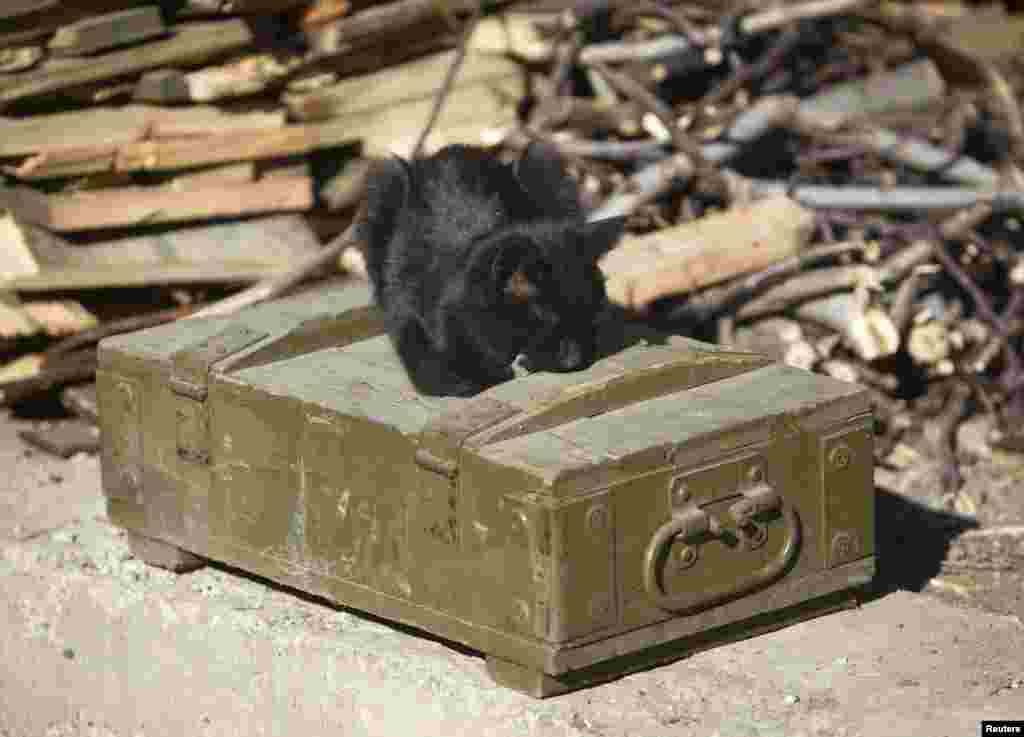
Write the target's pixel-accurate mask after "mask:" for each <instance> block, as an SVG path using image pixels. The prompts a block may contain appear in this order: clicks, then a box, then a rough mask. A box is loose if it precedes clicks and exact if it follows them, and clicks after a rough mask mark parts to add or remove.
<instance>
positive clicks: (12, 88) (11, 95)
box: [0, 19, 254, 106]
mask: <svg viewBox="0 0 1024 737" xmlns="http://www.w3.org/2000/svg"><path fill="white" fill-rule="evenodd" d="M171 34H172V35H171V36H170V37H169V38H167V39H166V40H159V41H153V42H152V43H148V44H146V45H145V46H142V47H140V48H137V49H126V50H124V51H115V52H111V53H109V54H102V55H100V56H97V57H95V58H91V59H53V60H51V61H49V62H47V63H46V64H44V65H43V66H42V67H41V68H40V69H37V70H33V71H29V72H23V73H21V74H12V75H9V76H6V77H2V78H0V106H6V105H9V104H10V103H13V102H17V101H19V100H24V99H28V98H31V97H39V96H42V95H46V94H50V93H53V92H60V91H63V90H68V89H71V88H74V87H80V86H82V85H87V84H92V83H96V82H104V81H107V80H114V79H118V78H121V77H127V76H129V75H132V74H139V73H141V72H144V71H146V70H147V69H156V68H157V67H162V66H175V65H191V66H198V65H200V64H203V63H205V62H207V61H210V60H212V59H215V58H217V57H219V56H223V55H225V54H227V53H230V52H232V51H237V50H238V49H241V48H244V47H246V46H249V45H250V44H252V43H253V41H254V39H253V35H252V32H251V31H250V30H249V26H248V25H246V24H245V22H244V21H242V20H238V19H233V20H224V21H216V22H209V23H190V24H187V25H186V24H182V25H178V26H174V27H173V28H172V29H171Z"/></svg>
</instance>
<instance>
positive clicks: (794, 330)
mask: <svg viewBox="0 0 1024 737" xmlns="http://www.w3.org/2000/svg"><path fill="white" fill-rule="evenodd" d="M751 7H753V6H751V5H749V4H741V3H738V2H735V3H734V2H728V1H727V2H725V3H721V2H715V3H711V2H707V1H705V0H691V1H689V2H620V1H617V0H598V1H597V2H594V1H590V0H588V1H587V2H582V1H581V2H569V3H566V2H561V3H544V4H542V7H540V8H538V7H533V8H531V9H530V11H529V12H526V11H525V10H524V9H513V11H511V12H509V13H508V14H507V16H506V23H505V27H504V29H503V30H500V31H499V30H498V29H493V32H492V33H491V34H490V35H489V36H486V37H485V36H483V35H480V36H479V37H478V38H477V39H476V40H477V42H478V43H477V45H476V46H472V45H471V49H476V50H483V49H486V50H488V51H491V52H497V53H505V54H510V55H513V56H515V57H517V58H521V59H527V60H529V62H530V64H531V66H532V68H533V69H535V70H536V74H535V76H534V79H533V80H532V83H531V91H532V92H531V95H530V96H528V98H526V99H525V100H524V104H523V109H524V111H525V112H524V116H523V119H522V121H521V125H520V126H518V127H517V128H516V129H515V130H514V131H510V132H509V133H508V134H507V135H506V136H505V138H504V139H503V140H502V145H503V147H504V148H505V149H506V150H509V151H515V150H519V149H521V148H522V147H523V146H525V145H526V144H528V143H529V142H530V141H536V140H540V141H544V142H546V143H547V144H549V145H551V146H554V147H556V148H557V149H559V150H560V151H561V152H562V153H563V154H564V156H566V157H567V158H568V159H569V160H570V161H571V162H572V166H573V169H574V171H575V173H576V175H577V176H578V178H579V180H580V181H581V183H582V189H583V192H584V193H585V196H586V198H587V206H588V207H589V208H590V211H591V217H592V218H594V219H600V218H603V217H610V216H615V215H627V216H628V217H629V218H630V221H629V222H630V233H631V234H630V236H629V237H627V239H626V240H625V242H624V243H623V244H622V245H621V246H620V247H619V248H618V249H616V250H615V251H613V252H612V253H611V254H609V256H608V257H607V258H606V259H605V261H604V262H603V268H604V270H605V272H606V276H607V279H608V282H607V284H608V292H609V296H610V297H611V298H612V300H613V301H615V302H618V303H619V304H621V305H623V306H625V307H627V308H629V309H632V310H634V311H636V312H637V313H640V314H642V315H645V316H646V317H647V318H648V319H650V320H654V321H656V322H659V323H660V324H663V325H665V326H667V327H669V328H671V329H675V330H678V331H680V332H684V333H687V334H691V335H698V336H702V337H709V338H711V339H715V340H718V341H720V342H722V343H731V344H738V345H741V346H744V347H748V348H753V349H757V350H762V351H766V352H768V353H771V354H773V355H775V356H776V357H778V358H779V359H781V360H784V361H787V362H789V363H791V364H793V365H797V366H801V367H804V368H808V369H813V370H817V371H821V372H824V373H828V374H831V375H832V376H835V377H839V378H841V379H846V380H849V381H855V382H860V383H862V384H864V385H866V386H867V387H869V388H870V390H871V391H872V392H873V393H874V395H875V397H876V402H875V407H876V410H877V416H878V418H879V420H880V422H879V438H878V441H879V442H878V444H877V449H878V457H879V460H880V461H882V462H883V463H884V462H886V461H887V459H889V458H890V456H891V452H892V451H893V449H894V448H897V447H899V448H900V449H901V450H902V449H905V448H906V447H908V446H912V447H916V448H921V449H923V452H925V453H927V454H929V455H931V457H933V458H935V459H936V460H938V461H939V462H940V464H942V467H943V468H944V473H943V478H944V481H945V490H946V492H947V499H951V498H953V497H955V495H956V490H957V488H958V486H959V483H960V479H961V470H960V469H961V463H962V461H963V457H962V455H961V454H959V453H958V449H957V445H956V433H957V428H958V427H959V426H960V424H961V423H962V422H963V421H964V420H965V419H966V418H968V417H970V416H971V415H974V414H977V413H979V412H980V413H986V414H988V415H990V416H991V417H992V418H993V421H994V425H995V428H996V429H995V431H994V432H993V434H992V437H991V438H990V441H991V442H992V443H994V444H996V445H999V446H1001V447H1003V448H1024V430H1022V428H1024V352H1022V349H1024V344H1022V339H1021V338H1022V335H1024V260H1022V251H1021V219H1020V218H1021V212H1022V211H1024V175H1022V173H1021V168H1020V167H1021V165H1022V162H1024V122H1022V115H1021V111H1020V105H1019V98H1020V93H1021V89H1022V87H1024V75H1022V71H1024V66H1022V64H1021V62H1020V59H1019V50H1020V48H1021V42H1022V40H1024V18H1022V17H1018V16H1014V15H1009V14H1007V12H1006V11H1005V10H1004V9H1003V8H1002V6H988V7H984V8H977V7H967V6H966V5H962V4H960V3H959V2H956V1H954V0H951V1H949V2H941V1H940V2H927V3H925V2H919V3H910V2H898V3H897V2H868V1H867V0H792V1H791V2H786V3H779V4H775V5H772V6H771V7H768V8H766V9H758V10H751V9H750V8H751ZM516 10H520V12H515V11H516Z"/></svg>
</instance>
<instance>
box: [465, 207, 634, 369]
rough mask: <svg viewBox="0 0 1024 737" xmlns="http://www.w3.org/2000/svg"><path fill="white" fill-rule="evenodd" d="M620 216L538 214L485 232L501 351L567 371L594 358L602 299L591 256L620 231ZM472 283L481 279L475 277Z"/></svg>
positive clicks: (494, 329)
mask: <svg viewBox="0 0 1024 737" xmlns="http://www.w3.org/2000/svg"><path fill="white" fill-rule="evenodd" d="M623 224H624V221H623V219H622V218H615V219H609V220H602V221H598V222H593V223H584V222H580V221H578V220H563V221H558V220H551V221H538V222H534V223H528V224H523V225H518V226H516V227H514V228H510V229H508V230H507V231H505V232H501V233H496V234H494V235H492V236H491V237H490V238H489V239H488V243H487V244H486V249H485V250H484V253H483V255H484V257H485V258H489V261H490V263H489V269H488V270H487V279H486V280H485V281H484V282H483V285H486V286H484V288H485V289H486V290H487V293H488V301H489V303H490V304H489V309H487V310H486V312H487V314H488V317H489V318H490V321H491V324H490V325H489V326H488V327H487V333H488V334H489V335H491V336H493V339H494V340H495V341H497V343H498V344H499V345H501V346H502V348H503V349H504V350H505V351H506V352H512V353H513V354H519V353H522V354H523V357H524V359H525V364H526V367H527V368H528V369H530V370H531V371H574V370H577V369H582V368H586V367H587V366H589V365H590V364H591V363H593V361H594V357H595V350H596V330H597V328H596V320H597V318H598V315H599V314H600V313H601V312H602V311H603V310H604V309H605V307H606V306H607V297H606V295H605V288H604V275H603V274H602V272H601V270H600V268H599V267H598V260H599V259H600V258H601V257H602V256H603V255H604V254H605V253H607V252H608V251H609V250H610V249H611V248H613V247H614V245H615V243H616V242H617V241H618V239H619V237H620V236H621V234H622V230H623ZM477 285H478V287H479V286H483V285H481V283H480V282H477Z"/></svg>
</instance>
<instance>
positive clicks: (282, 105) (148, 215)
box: [0, 0, 525, 404]
mask: <svg viewBox="0 0 1024 737" xmlns="http://www.w3.org/2000/svg"><path fill="white" fill-rule="evenodd" d="M476 5H477V3H475V2H468V0H467V1H456V2H443V3H438V2H436V0H390V1H389V2H381V1H380V0H377V1H376V2H374V1H371V0H184V1H182V0H178V1H177V2H174V3H170V2H161V1H160V0H88V1H87V0H13V1H12V0H8V1H7V2H5V3H3V6H2V7H0V168H2V176H3V183H2V184H0V349H2V353H3V360H4V363H5V364H6V366H5V367H3V368H0V387H3V389H4V394H2V395H0V396H2V398H3V401H4V403H6V404H10V403H12V402H14V401H17V400H18V399H19V398H22V397H24V396H30V395H32V393H33V392H32V390H33V388H34V387H35V388H37V387H44V386H49V385H50V384H52V383H53V382H52V381H51V379H52V377H54V376H57V375H61V376H63V375H65V374H66V372H65V374H61V370H62V368H66V366H69V365H72V364H73V365H75V366H77V367H79V369H80V367H81V366H83V365H84V366H87V368H86V369H85V370H78V371H77V373H75V375H78V374H83V373H84V374H88V363H89V362H88V361H87V360H86V361H85V363H84V364H83V363H82V361H81V360H80V358H81V356H79V355H78V354H79V353H81V354H82V355H86V353H87V352H90V351H93V350H94V343H95V338H96V337H97V336H100V335H103V334H108V333H110V332H116V331H118V330H120V329H122V328H123V327H124V326H126V325H127V326H129V327H131V326H135V325H136V322H137V318H138V313H139V311H140V310H142V311H144V312H153V311H157V312H156V314H157V317H154V318H153V320H160V319H172V318H174V317H177V316H180V315H181V314H182V312H183V311H184V312H188V311H189V310H195V309H197V308H199V307H201V306H202V304H201V303H202V302H203V301H204V300H208V299H210V298H211V297H213V296H218V295H220V294H222V293H223V291H224V290H225V289H229V288H237V287H238V286H239V285H243V284H245V283H247V282H252V281H256V280H260V279H263V278H265V277H268V276H270V275H274V274H279V273H280V272H281V271H282V270H283V269H286V268H288V267H290V266H292V265H294V264H295V263H296V262H297V261H301V260H302V259H304V258H307V257H315V254H316V253H317V252H319V251H320V249H321V246H322V244H323V243H324V242H325V241H327V240H328V239H329V238H331V237H332V236H334V235H336V234H338V233H340V232H341V231H342V230H343V229H344V228H345V227H346V226H347V224H348V222H349V221H350V219H351V217H352V215H353V212H354V208H355V206H356V205H357V204H358V202H359V200H360V198H361V192H362V182H363V179H364V178H365V174H366V171H367V169H368V165H369V163H370V162H371V161H372V160H373V159H374V158H375V157H379V156H382V155H386V154H388V153H398V154H403V155H408V154H409V153H410V151H411V150H412V148H413V146H414V145H415V142H416V141H417V139H418V138H419V136H420V134H421V132H422V131H423V130H424V126H425V124H426V122H427V120H428V118H430V116H431V111H432V107H433V105H434V101H435V99H436V97H437V91H438V89H439V88H440V87H441V86H442V83H443V80H444V78H445V76H446V74H447V73H448V71H449V68H450V67H451V65H452V62H453V59H454V57H455V55H456V53H457V51H456V47H457V45H458V42H459V39H460V38H461V37H462V34H463V32H464V29H466V28H468V27H469V25H468V21H469V19H470V18H471V16H472V14H473V13H474V12H475V10H476ZM499 5H500V3H499ZM482 32H483V31H482ZM488 32H491V33H493V28H491V29H490V31H488ZM470 56H471V58H470V59H469V60H467V63H464V64H463V65H462V67H461V71H460V73H459V75H458V78H457V80H456V82H455V84H454V86H453V87H452V88H451V91H450V94H448V95H447V96H446V100H445V104H444V106H443V108H442V110H441V113H440V117H439V118H438V119H437V121H436V123H435V125H433V126H432V128H431V135H430V136H429V137H428V139H427V141H426V146H425V149H426V150H429V149H433V148H437V147H439V146H441V145H443V144H446V143H453V142H476V143H479V142H481V141H482V140H483V139H485V138H487V137H488V136H489V135H491V136H492V137H493V135H494V133H493V132H494V131H500V130H503V129H507V128H508V126H510V125H512V124H513V123H514V121H515V114H516V105H517V104H518V103H519V102H520V100H521V99H522V97H523V95H524V94H525V84H524V75H523V72H522V70H521V68H520V66H519V65H518V64H516V63H514V62H513V61H511V60H509V59H507V58H504V57H502V56H501V55H496V54H490V53H477V52H471V54H470ZM140 288H141V289H142V291H141V292H140V291H139V290H140ZM128 289H132V290H134V291H130V292H129V291H126V290H128ZM218 290H220V291H218ZM140 294H141V295H143V296H142V297H140V296H139V295H140ZM126 305H128V306H126ZM126 316H127V318H128V322H127V323H126V322H125V318H126ZM133 320H135V321H136V322H132V321H133ZM83 331H84V333H83ZM79 334H81V335H79ZM68 335H71V336H76V335H77V338H76V337H73V338H72V340H77V341H78V342H77V343H76V344H75V350H72V351H57V353H56V354H53V353H46V352H40V351H41V350H42V349H46V350H50V349H52V347H53V346H52V345H51V343H52V342H53V341H54V340H57V339H60V338H64V339H65V340H67V338H66V336H68ZM83 335H84V338H83ZM89 336H92V340H93V342H92V344H90V343H89V341H88V338H89ZM47 346H49V348H47ZM28 349H32V351H34V352H32V353H30V355H29V356H27V357H26V356H25V355H24V354H25V353H26V350H28ZM12 359H17V360H15V361H13V362H12ZM75 361H78V363H75ZM73 373H74V372H73ZM12 382H13V383H12ZM26 382H27V383H26Z"/></svg>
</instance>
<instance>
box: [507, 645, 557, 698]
mask: <svg viewBox="0 0 1024 737" xmlns="http://www.w3.org/2000/svg"><path fill="white" fill-rule="evenodd" d="M487 672H488V674H490V676H491V678H492V679H493V680H494V682H495V683H497V684H498V685H499V686H504V687H505V688H511V689H512V690H513V691H519V692H520V693H524V694H526V695H527V696H532V697H534V698H535V699H543V698H547V697H548V696H558V695H560V694H564V693H567V692H569V691H571V690H573V687H572V686H570V685H569V684H567V683H563V682H562V681H560V680H559V679H558V678H557V677H556V676H552V675H549V674H547V673H545V672H544V671H542V670H537V669H535V668H530V667H528V666H525V665H519V664H518V663H512V662H510V661H508V660H502V659H501V658H496V657H494V656H493V655H488V656H487Z"/></svg>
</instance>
